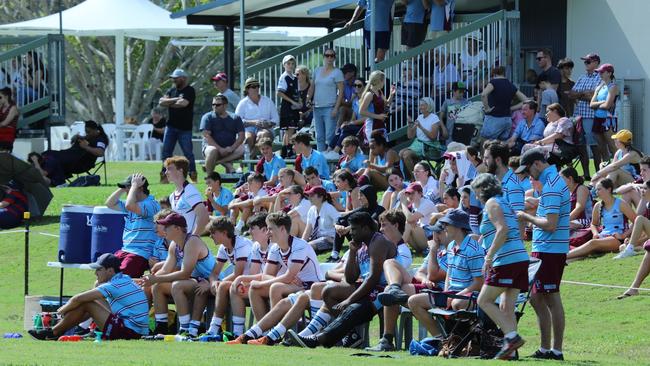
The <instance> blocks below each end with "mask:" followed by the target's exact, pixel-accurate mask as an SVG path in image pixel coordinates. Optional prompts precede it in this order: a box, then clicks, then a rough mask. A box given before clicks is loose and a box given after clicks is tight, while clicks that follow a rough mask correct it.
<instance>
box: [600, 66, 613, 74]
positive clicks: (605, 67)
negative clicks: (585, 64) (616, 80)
mask: <svg viewBox="0 0 650 366" xmlns="http://www.w3.org/2000/svg"><path fill="white" fill-rule="evenodd" d="M605 71H609V72H611V73H613V72H614V65H612V64H602V65H600V66H599V67H598V68H597V69H596V72H597V73H599V74H600V73H602V72H605Z"/></svg>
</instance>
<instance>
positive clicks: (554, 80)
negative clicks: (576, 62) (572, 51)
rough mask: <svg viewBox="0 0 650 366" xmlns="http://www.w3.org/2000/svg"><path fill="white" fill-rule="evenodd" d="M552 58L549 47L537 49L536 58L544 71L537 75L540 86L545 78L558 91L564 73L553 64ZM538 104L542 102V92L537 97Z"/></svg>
mask: <svg viewBox="0 0 650 366" xmlns="http://www.w3.org/2000/svg"><path fill="white" fill-rule="evenodd" d="M552 58H553V53H552V52H551V50H549V49H548V48H543V49H541V50H539V51H537V56H536V57H535V60H537V66H539V68H540V69H542V72H540V73H539V74H538V75H537V87H539V82H540V81H541V80H542V79H544V80H548V82H549V83H550V84H551V88H552V89H553V90H555V91H557V88H558V87H559V86H560V82H562V74H560V70H558V69H557V67H555V66H553V59H552ZM537 104H538V105H540V106H541V104H542V102H541V94H540V95H539V97H538V98H537Z"/></svg>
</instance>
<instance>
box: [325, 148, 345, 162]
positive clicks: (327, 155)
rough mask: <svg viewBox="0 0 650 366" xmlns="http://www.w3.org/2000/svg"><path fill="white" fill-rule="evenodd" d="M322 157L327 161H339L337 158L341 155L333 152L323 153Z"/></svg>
mask: <svg viewBox="0 0 650 366" xmlns="http://www.w3.org/2000/svg"><path fill="white" fill-rule="evenodd" d="M323 156H324V157H325V159H327V160H339V158H340V157H341V155H339V154H338V153H337V152H336V151H333V150H331V151H328V152H326V153H324V154H323Z"/></svg>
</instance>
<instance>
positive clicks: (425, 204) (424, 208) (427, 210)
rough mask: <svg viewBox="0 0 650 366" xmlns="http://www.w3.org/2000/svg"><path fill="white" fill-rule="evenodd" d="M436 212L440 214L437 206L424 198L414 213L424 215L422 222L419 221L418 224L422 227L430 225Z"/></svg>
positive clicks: (414, 209)
mask: <svg viewBox="0 0 650 366" xmlns="http://www.w3.org/2000/svg"><path fill="white" fill-rule="evenodd" d="M436 212H438V209H437V208H436V205H435V204H434V203H433V202H431V200H428V199H426V198H424V197H422V199H420V204H419V205H418V207H413V213H419V214H422V217H421V218H420V220H418V224H419V225H420V226H424V225H429V223H430V222H431V216H433V214H434V213H436Z"/></svg>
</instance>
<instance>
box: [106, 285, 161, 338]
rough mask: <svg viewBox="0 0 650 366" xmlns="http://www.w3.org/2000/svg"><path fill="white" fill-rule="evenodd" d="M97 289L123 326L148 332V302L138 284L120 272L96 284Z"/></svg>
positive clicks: (145, 333)
mask: <svg viewBox="0 0 650 366" xmlns="http://www.w3.org/2000/svg"><path fill="white" fill-rule="evenodd" d="M97 290H98V291H99V292H101V293H102V295H103V296H104V297H105V298H106V301H108V304H109V305H110V307H111V314H113V315H115V316H117V317H118V318H120V319H122V321H123V322H124V326H126V327H127V328H129V329H131V330H132V331H134V332H136V333H139V334H142V335H148V334H149V303H148V301H147V297H146V296H145V294H144V291H142V288H140V286H138V285H136V284H135V282H133V280H132V279H131V277H129V276H128V275H125V274H123V273H121V272H119V273H116V274H115V275H114V276H113V277H111V279H110V280H109V281H108V282H106V283H102V284H100V285H99V286H97Z"/></svg>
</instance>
